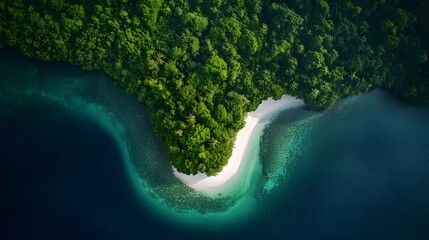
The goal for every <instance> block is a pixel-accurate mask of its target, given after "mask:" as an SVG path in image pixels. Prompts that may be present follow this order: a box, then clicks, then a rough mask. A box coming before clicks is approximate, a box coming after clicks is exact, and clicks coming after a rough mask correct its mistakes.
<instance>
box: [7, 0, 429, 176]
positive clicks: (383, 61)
mask: <svg viewBox="0 0 429 240" xmlns="http://www.w3.org/2000/svg"><path fill="white" fill-rule="evenodd" d="M428 14H429V6H428V1H418V0H411V1H410V0H392V1H387V0H332V1H327V0H283V1H280V0H277V1H276V0H228V1H222V0H135V1H132V0H80V1H79V0H39V1H30V0H1V1H0V18H1V21H0V48H1V47H6V46H9V47H14V48H17V49H19V51H20V52H22V53H23V54H25V55H26V56H29V57H35V58H38V59H41V60H43V61H63V62H68V63H71V64H74V65H77V66H80V67H82V68H83V69H85V70H88V71H89V70H100V71H103V72H105V73H106V74H108V75H109V76H110V77H111V78H113V79H114V80H115V81H116V82H117V84H119V85H120V86H121V87H123V88H124V89H125V90H126V91H128V92H129V93H130V94H133V95H134V96H135V97H136V98H138V100H139V101H141V102H143V103H144V104H145V105H146V106H148V108H149V109H150V112H151V121H152V124H153V126H154V128H155V131H156V133H157V135H158V136H159V138H160V139H161V140H162V142H163V143H164V146H165V149H166V151H167V152H168V155H169V159H170V160H171V163H172V164H173V165H174V166H175V167H176V168H177V169H178V170H179V171H180V172H184V173H187V174H196V173H197V172H198V171H199V172H205V173H207V174H208V175H215V174H216V173H217V172H219V171H221V170H222V167H223V166H224V165H225V164H226V163H227V161H228V158H229V157H230V155H231V152H232V147H233V139H234V137H235V136H236V133H237V131H238V130H239V129H240V128H242V127H243V126H244V117H245V115H246V113H247V112H249V111H252V110H254V109H255V108H256V107H257V106H258V105H259V104H260V103H261V101H262V100H264V99H266V98H268V97H270V96H272V97H274V98H275V99H278V98H280V97H281V96H282V95H283V94H290V95H294V96H297V97H298V98H300V99H303V100H304V101H305V103H306V106H307V107H308V108H310V109H315V110H322V109H325V108H328V107H330V106H332V105H333V104H334V103H335V101H336V100H338V99H340V98H342V97H346V96H350V95H356V94H360V93H363V92H367V91H369V90H371V89H374V88H382V89H386V90H389V91H392V92H395V93H397V94H399V95H401V96H403V97H404V98H405V99H407V100H408V101H410V102H413V103H418V104H428V103H429V80H428V68H429V66H428V61H427V58H428V56H427V55H428V49H429V46H428V44H429V36H428V32H429V31H428V29H429V26H428V23H429V19H428Z"/></svg>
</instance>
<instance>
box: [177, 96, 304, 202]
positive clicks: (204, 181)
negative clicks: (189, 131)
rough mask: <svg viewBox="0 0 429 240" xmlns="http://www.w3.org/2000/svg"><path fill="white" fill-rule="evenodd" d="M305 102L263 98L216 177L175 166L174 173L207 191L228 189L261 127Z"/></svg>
mask: <svg viewBox="0 0 429 240" xmlns="http://www.w3.org/2000/svg"><path fill="white" fill-rule="evenodd" d="M303 105H304V103H303V101H302V100H299V99H297V98H295V97H292V96H290V95H283V96H282V98H281V99H280V100H278V101H275V100H273V99H272V98H268V99H267V100H264V101H262V103H261V104H260V105H259V106H258V108H257V109H256V110H255V111H254V112H250V113H248V115H247V117H246V119H245V122H246V124H245V126H244V128H243V129H241V130H240V131H239V132H238V133H237V137H236V140H235V143H234V148H233V150H232V155H231V157H230V158H229V160H228V163H227V165H225V166H224V168H223V169H222V171H221V172H219V173H218V174H217V175H216V176H210V177H209V176H207V175H206V174H205V173H198V174H196V175H186V174H184V173H179V172H178V171H177V170H176V169H175V168H174V167H173V174H174V175H175V176H176V177H177V178H178V179H179V180H180V181H181V182H183V183H184V184H186V185H188V186H189V187H191V188H193V189H196V190H199V191H201V192H203V193H206V194H213V193H218V192H221V191H225V190H226V189H227V188H228V187H229V184H228V183H229V182H231V180H232V179H233V178H234V176H236V175H237V172H238V171H239V170H240V167H242V166H243V165H244V162H245V161H244V160H245V159H246V153H247V152H248V150H249V145H250V143H251V142H252V140H253V141H255V139H259V136H256V135H259V134H261V133H262V131H255V130H256V129H257V126H258V125H260V124H266V123H268V122H269V121H270V120H271V119H272V118H273V117H274V116H275V115H276V114H277V113H279V112H280V111H283V110H285V109H288V108H292V107H299V106H303ZM261 130H262V128H261Z"/></svg>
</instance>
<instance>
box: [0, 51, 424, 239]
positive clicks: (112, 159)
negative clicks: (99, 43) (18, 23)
mask: <svg viewBox="0 0 429 240" xmlns="http://www.w3.org/2000/svg"><path fill="white" fill-rule="evenodd" d="M0 76H1V77H0V94H1V95H0V110H1V113H0V144H1V147H0V177H1V181H0V184H1V185H0V186H1V189H0V191H1V196H2V197H1V198H0V203H1V207H0V208H1V211H0V213H1V223H2V224H1V225H0V232H1V234H3V235H5V236H6V237H9V238H21V239H28V238H29V237H31V238H58V237H61V238H67V237H68V238H77V237H79V238H104V239H142V238H147V237H171V236H175V237H178V238H179V237H180V238H183V237H189V238H192V237H201V236H203V237H204V238H210V237H213V238H218V237H224V238H225V236H231V237H236V238H237V237H239V238H250V237H253V238H256V237H259V238H260V237H268V238H288V239H306V238H318V239H320V238H349V239H350V238H354V239H361V238H363V237H366V238H368V237H369V238H381V237H400V238H413V239H418V238H421V239H426V238H425V237H427V236H429V121H428V120H429V110H428V109H427V108H426V109H423V108H418V107H411V106H406V105H404V104H402V103H400V102H399V101H397V100H395V99H394V98H392V97H391V96H389V95H388V94H386V93H383V92H381V91H376V92H374V93H371V94H365V95H363V96H360V97H353V98H348V99H346V100H342V101H340V102H339V103H338V104H337V105H336V106H335V107H334V108H333V109H331V110H329V111H326V112H323V113H312V112H307V111H304V110H302V109H292V110H288V111H285V112H283V113H281V114H279V115H278V116H277V118H275V120H274V121H273V122H272V123H271V124H270V125H269V126H268V127H267V128H266V129H265V131H264V134H263V135H262V137H261V139H260V142H259V141H258V139H255V147H254V148H252V149H253V150H254V151H253V152H252V153H251V154H249V157H257V158H259V160H260V161H258V164H257V165H256V166H253V170H252V174H250V175H249V178H247V179H245V180H243V182H244V183H245V184H244V186H238V187H239V188H241V194H239V195H235V196H220V198H217V199H211V198H207V197H204V196H203V195H201V194H198V193H197V192H195V191H193V190H191V189H189V188H187V187H185V186H184V185H183V184H181V183H180V181H178V180H177V179H176V178H175V177H174V176H173V175H172V173H171V167H170V166H169V164H168V162H167V160H166V157H165V155H164V153H163V149H162V146H161V145H160V143H159V141H158V140H157V139H156V137H155V135H154V133H153V130H152V128H151V126H150V124H149V120H148V119H149V118H148V112H147V110H146V109H145V108H144V107H142V105H140V104H138V103H137V102H136V101H135V100H134V98H133V97H131V96H128V95H127V94H125V93H124V92H123V91H122V90H121V89H120V88H119V87H117V86H115V85H114V84H112V81H111V80H109V79H108V78H107V77H105V76H104V75H102V74H98V73H86V72H83V71H81V70H79V69H77V68H75V67H72V66H69V65H65V64H58V63H50V64H46V63H40V62H38V61H33V60H28V59H25V58H23V57H21V56H20V55H18V54H16V53H15V52H11V51H5V50H3V51H2V52H0ZM259 147H260V148H261V149H262V151H259V150H258V149H259Z"/></svg>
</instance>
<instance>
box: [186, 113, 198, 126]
mask: <svg viewBox="0 0 429 240" xmlns="http://www.w3.org/2000/svg"><path fill="white" fill-rule="evenodd" d="M186 122H187V123H188V124H189V125H194V124H195V123H197V118H196V117H195V116H194V115H192V114H189V116H188V117H187V118H186Z"/></svg>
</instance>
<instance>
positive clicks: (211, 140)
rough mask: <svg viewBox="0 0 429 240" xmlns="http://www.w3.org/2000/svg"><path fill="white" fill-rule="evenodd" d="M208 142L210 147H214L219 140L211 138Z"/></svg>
mask: <svg viewBox="0 0 429 240" xmlns="http://www.w3.org/2000/svg"><path fill="white" fill-rule="evenodd" d="M209 144H210V147H216V146H217V145H219V141H218V140H217V139H216V138H211V139H210V143H209Z"/></svg>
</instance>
